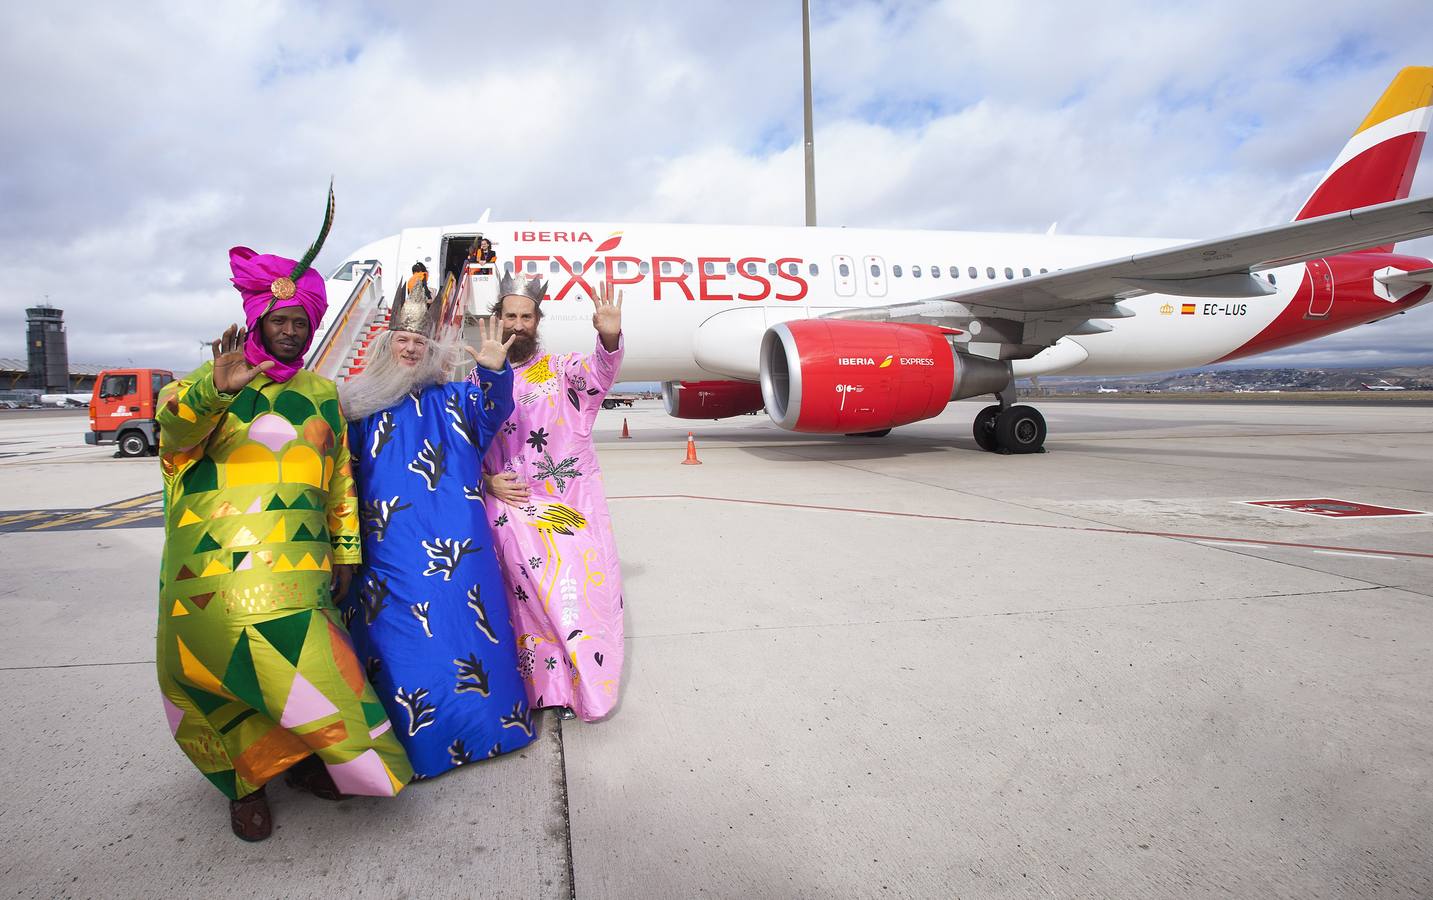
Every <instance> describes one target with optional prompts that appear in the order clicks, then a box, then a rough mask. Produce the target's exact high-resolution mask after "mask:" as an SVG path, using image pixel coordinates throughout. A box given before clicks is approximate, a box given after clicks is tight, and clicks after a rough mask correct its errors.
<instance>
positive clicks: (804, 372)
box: [761, 319, 1008, 434]
mask: <svg viewBox="0 0 1433 900" xmlns="http://www.w3.org/2000/svg"><path fill="white" fill-rule="evenodd" d="M1005 371H1008V369H1007V370H1005ZM1006 377H1007V378H1008V375H1007V376H1006ZM955 384H956V361H955V354H954V352H953V351H952V349H951V345H950V342H949V341H948V340H947V337H946V332H945V331H944V330H942V329H940V328H937V327H934V326H929V325H893V324H890V323H885V322H862V321H856V320H848V319H800V320H797V321H794V322H783V323H781V324H778V325H773V326H772V327H770V328H768V329H767V330H766V334H765V335H764V336H763V337H762V340H761V392H762V394H763V395H764V397H765V399H766V410H767V412H768V413H769V414H770V415H771V418H772V420H774V421H775V422H776V424H778V425H780V426H781V427H782V428H785V429H788V430H790V431H806V432H813V433H817V434H851V433H856V432H863V431H879V430H881V429H885V428H893V427H895V426H897V425H906V424H909V423H911V422H918V421H920V420H921V419H929V418H930V417H931V416H935V415H938V414H939V413H940V411H941V410H943V409H944V408H945V405H946V404H947V403H949V402H950V400H951V397H952V395H953V394H954V388H955Z"/></svg>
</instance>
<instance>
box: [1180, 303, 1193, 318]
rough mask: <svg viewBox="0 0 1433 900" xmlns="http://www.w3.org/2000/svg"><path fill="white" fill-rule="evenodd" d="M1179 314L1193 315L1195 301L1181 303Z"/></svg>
mask: <svg viewBox="0 0 1433 900" xmlns="http://www.w3.org/2000/svg"><path fill="white" fill-rule="evenodd" d="M1179 314H1180V315H1181V316H1192V315H1194V304H1193V303H1181V304H1180V306H1179Z"/></svg>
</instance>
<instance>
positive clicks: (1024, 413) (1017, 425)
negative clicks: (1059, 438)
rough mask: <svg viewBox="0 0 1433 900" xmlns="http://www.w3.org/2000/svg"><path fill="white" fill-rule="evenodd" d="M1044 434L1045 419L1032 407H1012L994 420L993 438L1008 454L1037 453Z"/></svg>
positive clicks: (1042, 444) (1041, 445)
mask: <svg viewBox="0 0 1433 900" xmlns="http://www.w3.org/2000/svg"><path fill="white" fill-rule="evenodd" d="M1045 433H1046V428H1045V417H1044V416H1042V415H1040V411H1039V410H1037V409H1036V408H1035V407H1033V406H1012V407H1010V408H1009V409H1007V410H1005V412H1003V413H1001V414H1000V415H999V416H997V417H996V418H995V438H996V440H997V441H998V442H999V445H1000V449H1001V450H1004V451H1006V452H1008V453H1039V452H1040V451H1041V450H1042V449H1043V448H1044V446H1045Z"/></svg>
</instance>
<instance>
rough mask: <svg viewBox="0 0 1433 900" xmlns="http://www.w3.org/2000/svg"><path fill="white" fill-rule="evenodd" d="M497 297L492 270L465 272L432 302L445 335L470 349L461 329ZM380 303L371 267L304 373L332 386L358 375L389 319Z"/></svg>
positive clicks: (378, 281) (378, 278) (379, 282)
mask: <svg viewBox="0 0 1433 900" xmlns="http://www.w3.org/2000/svg"><path fill="white" fill-rule="evenodd" d="M497 294H498V275H497V272H496V271H495V267H493V266H484V267H482V269H481V270H479V268H478V267H476V266H470V267H469V268H468V269H467V270H465V271H464V272H463V273H462V279H461V280H458V279H455V278H453V277H452V276H449V277H448V279H447V280H446V282H445V283H444V284H443V287H442V289H441V290H440V291H439V294H438V297H437V298H436V299H435V301H434V302H436V303H440V304H442V306H441V308H440V312H439V317H440V320H441V321H442V322H443V323H444V327H445V328H446V329H451V331H449V333H453V332H462V333H463V336H464V338H465V339H466V340H467V341H468V342H469V343H472V342H473V341H474V340H475V339H476V334H475V333H473V334H469V333H467V328H466V326H473V325H474V324H475V323H476V321H477V319H478V317H480V316H486V315H487V314H488V310H489V309H491V308H492V305H493V303H494V302H495V301H496V300H497ZM385 300H386V295H385V294H384V291H383V279H382V269H381V267H379V266H376V265H375V266H373V267H372V268H370V269H369V270H367V271H365V272H363V273H362V274H361V275H360V276H359V278H358V280H357V283H356V284H355V285H354V287H353V290H352V291H351V292H350V293H349V296H348V299H347V300H345V301H344V302H343V303H342V304H341V305H339V307H338V308H337V309H336V310H335V312H334V318H333V320H332V324H331V325H330V326H329V327H328V329H327V330H326V331H325V332H324V333H323V334H322V335H320V336H319V338H318V340H316V341H315V342H314V349H313V352H312V353H310V354H309V360H308V367H309V368H310V369H312V370H313V371H314V372H317V373H318V374H319V375H322V376H323V377H325V378H329V379H332V380H334V381H346V380H348V379H349V378H352V377H354V376H355V375H357V374H358V373H360V372H362V371H363V368H364V366H365V365H366V363H367V356H368V351H369V349H370V348H371V347H372V345H373V341H374V339H375V338H377V337H378V335H380V334H382V333H383V331H384V330H386V329H387V328H388V324H389V320H390V317H391V316H392V314H393V311H392V310H391V309H390V308H389V307H388V305H387V304H386V302H385Z"/></svg>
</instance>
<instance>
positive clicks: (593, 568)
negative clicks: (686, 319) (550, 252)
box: [469, 275, 623, 722]
mask: <svg viewBox="0 0 1433 900" xmlns="http://www.w3.org/2000/svg"><path fill="white" fill-rule="evenodd" d="M546 287H547V285H546V283H545V282H540V281H538V280H536V279H523V278H522V276H517V278H513V277H512V276H507V275H505V276H503V279H502V282H501V285H500V287H499V292H498V293H499V297H498V302H497V305H496V306H495V307H494V308H493V314H494V315H496V316H498V318H499V319H500V321H501V323H502V325H503V340H505V341H506V340H507V339H508V338H509V337H513V338H515V340H514V341H513V344H512V348H511V349H510V350H509V353H508V359H509V361H510V362H511V363H512V368H513V400H514V404H513V413H512V416H511V417H510V418H509V419H508V420H507V421H506V422H504V423H503V425H502V427H501V428H499V429H498V434H497V437H496V438H495V439H494V440H493V442H492V445H491V446H490V447H489V448H488V453H487V456H486V458H485V459H484V464H483V472H484V475H483V484H484V487H485V495H486V504H487V510H488V516H489V520H490V522H491V524H492V526H493V538H494V540H495V541H496V543H497V547H498V553H499V556H500V558H501V559H502V561H503V566H502V568H503V575H504V578H505V579H506V582H507V586H508V589H509V594H508V604H509V607H510V609H511V611H512V622H513V630H514V632H515V634H516V635H517V641H518V647H517V650H518V668H519V670H520V671H521V672H522V675H523V679H524V681H525V683H526V685H527V692H528V700H529V701H530V705H531V706H532V708H534V709H537V708H540V707H543V706H553V707H558V708H559V709H561V708H564V707H566V708H569V709H571V710H572V712H574V713H575V714H576V715H578V716H580V717H581V718H582V719H583V721H586V722H593V721H597V720H598V719H601V718H604V717H605V716H607V715H608V714H609V713H610V712H611V711H612V708H613V707H614V706H615V705H616V703H617V698H618V694H619V689H620V686H621V679H622V655H623V654H622V573H621V570H620V568H619V563H618V558H617V547H616V543H615V542H614V540H613V536H612V523H611V519H610V517H609V516H608V514H607V496H606V493H605V492H604V491H603V488H602V472H601V469H600V467H599V466H598V464H597V454H596V453H595V452H594V451H593V447H592V425H593V423H594V421H595V420H596V418H597V413H598V411H599V410H600V409H602V399H603V397H605V396H606V395H607V391H608V390H609V389H610V388H611V387H612V384H613V382H614V381H616V379H617V370H618V368H619V367H620V366H621V364H622V298H621V295H620V293H619V294H618V296H617V298H616V299H615V300H614V299H613V297H612V287H611V285H608V284H603V285H601V286H599V289H598V296H597V297H596V298H594V301H593V302H594V306H595V311H594V313H593V315H592V326H593V328H595V329H596V331H597V344H596V347H595V348H594V349H593V351H592V352H591V353H590V354H586V355H584V354H581V353H571V354H565V355H560V356H559V355H554V354H550V353H547V352H546V351H544V350H543V349H542V346H541V344H540V343H539V342H538V325H539V323H540V322H541V320H542V308H541V304H542V297H543V294H544V293H545V291H546ZM481 374H482V373H481V372H477V371H476V370H475V372H474V374H473V375H470V376H469V378H470V379H472V378H480V377H481ZM561 714H562V713H560V715H561ZM564 717H566V716H565V715H564Z"/></svg>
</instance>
